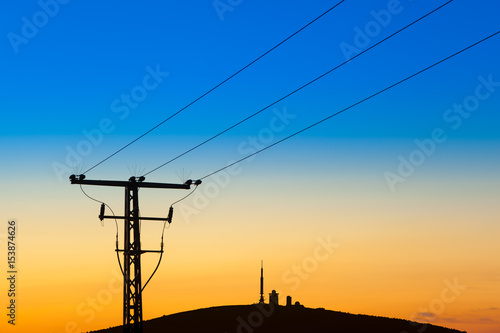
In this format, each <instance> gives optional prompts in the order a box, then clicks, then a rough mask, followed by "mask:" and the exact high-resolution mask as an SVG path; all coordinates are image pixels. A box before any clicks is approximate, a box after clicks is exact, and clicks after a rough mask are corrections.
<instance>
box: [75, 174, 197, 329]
mask: <svg viewBox="0 0 500 333" xmlns="http://www.w3.org/2000/svg"><path fill="white" fill-rule="evenodd" d="M69 179H70V181H71V184H80V185H98V186H113V187H124V188H125V213H124V215H123V216H108V215H104V205H103V206H102V208H101V214H100V215H99V218H100V219H101V221H102V220H103V219H109V218H111V219H123V220H124V222H125V227H124V247H123V250H119V249H117V251H120V252H123V259H124V263H123V332H124V333H142V331H143V325H142V281H141V254H143V253H146V252H162V251H163V249H162V250H161V251H151V250H143V249H141V234H140V225H139V221H140V220H148V221H167V222H169V223H170V222H172V209H170V212H169V215H168V217H167V218H159V217H140V215H139V188H159V189H167V188H168V189H185V190H189V189H190V188H191V184H193V181H192V180H188V181H186V182H185V183H184V184H166V183H147V182H144V180H145V178H144V177H130V179H129V180H128V181H114V180H85V175H79V176H76V175H71V176H70V177H69ZM194 184H195V185H199V184H201V180H197V181H196V182H195V183H194Z"/></svg>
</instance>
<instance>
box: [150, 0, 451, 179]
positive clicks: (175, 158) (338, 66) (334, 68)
mask: <svg viewBox="0 0 500 333" xmlns="http://www.w3.org/2000/svg"><path fill="white" fill-rule="evenodd" d="M451 2H453V0H450V1H448V2H446V3H444V4H442V5H441V6H439V7H437V8H435V9H434V10H432V11H430V12H429V13H427V14H425V15H424V16H422V17H420V18H418V19H417V20H415V21H413V22H411V23H410V24H408V25H406V26H405V27H403V28H401V29H399V30H398V31H396V32H394V33H392V34H391V35H389V36H387V37H385V38H384V39H382V40H381V41H379V42H377V43H375V44H373V45H372V46H370V47H368V48H367V49H365V50H363V51H362V52H360V53H358V54H356V55H355V56H353V57H351V58H349V59H348V60H346V61H344V62H342V63H341V64H339V65H337V66H335V67H333V68H332V69H330V70H328V71H327V72H325V73H323V74H321V75H320V76H318V77H316V78H315V79H313V80H311V81H309V82H307V83H306V84H304V85H302V86H300V87H299V88H297V89H295V90H293V91H292V92H290V93H288V94H286V95H285V96H283V97H281V98H279V99H278V100H276V101H274V102H272V103H271V104H269V105H267V106H266V107H264V108H262V109H260V110H259V111H257V112H255V113H253V114H251V115H250V116H248V117H246V118H244V119H242V120H240V121H239V122H237V123H235V124H234V125H232V126H230V127H228V128H226V129H225V130H223V131H222V132H219V133H217V134H216V135H214V136H212V137H211V138H209V139H207V140H205V141H203V142H201V143H200V144H198V145H196V146H194V147H192V148H190V149H188V150H187V151H185V152H184V153H182V154H180V155H177V156H176V157H174V158H172V159H170V160H169V161H167V162H165V163H163V164H161V165H159V166H157V167H156V168H154V169H152V170H151V171H148V172H147V173H145V174H144V175H143V176H147V175H149V174H150V173H152V172H154V171H156V170H158V169H160V168H162V167H164V166H166V165H167V164H169V163H172V162H173V161H175V160H177V159H178V158H180V157H182V156H184V155H186V154H188V153H190V152H192V151H193V150H195V149H197V148H199V147H201V146H203V145H205V144H206V143H208V142H210V141H212V140H213V139H215V138H217V137H219V136H221V135H222V134H224V133H226V132H228V131H230V130H231V129H233V128H235V127H236V126H239V125H241V124H242V123H244V122H245V121H247V120H249V119H251V118H253V117H255V116H256V115H258V114H260V113H262V112H263V111H265V110H267V109H269V108H270V107H272V106H274V105H276V104H278V103H279V102H281V101H283V100H284V99H286V98H288V97H290V96H292V95H293V94H295V93H297V92H299V91H300V90H302V89H304V88H305V87H307V86H309V85H311V84H312V83H314V82H316V81H318V80H320V79H322V78H323V77H325V76H327V75H328V74H331V73H332V72H333V71H335V70H337V69H339V68H340V67H342V66H344V65H345V64H347V63H348V62H350V61H352V60H354V59H356V58H357V57H359V56H361V55H362V54H364V53H366V52H368V51H370V50H371V49H373V48H375V47H377V46H378V45H380V44H382V43H383V42H385V41H387V40H388V39H390V38H392V37H394V36H395V35H397V34H399V33H400V32H402V31H403V30H405V29H407V28H409V27H411V26H412V25H414V24H415V23H417V22H419V21H421V20H423V19H424V18H426V17H427V16H429V15H431V14H433V13H435V12H436V11H438V10H439V9H441V8H443V7H444V6H446V5H448V4H449V3H451Z"/></svg>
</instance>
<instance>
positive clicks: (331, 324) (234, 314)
mask: <svg viewBox="0 0 500 333" xmlns="http://www.w3.org/2000/svg"><path fill="white" fill-rule="evenodd" d="M94 332H97V333H121V332H122V327H121V326H117V327H112V328H108V329H103V330H99V331H94ZM153 332H155V333H156V332H176V333H195V332H196V333H199V332H203V333H271V332H272V333H281V332H291V333H326V332H328V333H331V332H335V333H353V332H354V333H356V332H363V333H366V332H376V333H378V332H381V333H459V332H461V331H458V330H454V329H449V328H444V327H440V326H435V325H431V324H421V323H416V322H411V321H408V320H402V319H392V318H385V317H375V316H368V315H355V314H350V313H344V312H337V311H331V310H325V309H322V308H321V309H311V308H305V307H303V306H297V305H295V306H286V307H285V306H275V305H269V304H263V305H260V304H253V305H234V306H220V307H211V308H205V309H199V310H193V311H187V312H181V313H176V314H172V315H168V316H163V317H160V318H156V319H151V320H147V321H144V333H153Z"/></svg>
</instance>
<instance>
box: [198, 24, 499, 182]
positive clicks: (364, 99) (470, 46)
mask: <svg viewBox="0 0 500 333" xmlns="http://www.w3.org/2000/svg"><path fill="white" fill-rule="evenodd" d="M499 33H500V30H499V31H497V32H495V33H493V34H491V35H489V36H488V37H485V38H483V39H481V40H480V41H478V42H475V43H474V44H471V45H469V46H467V47H466V48H463V49H461V50H460V51H458V52H455V53H453V54H452V55H450V56H448V57H446V58H444V59H441V60H440V61H438V62H436V63H434V64H432V65H430V66H428V67H426V68H424V69H421V70H420V71H418V72H416V73H414V74H412V75H410V76H408V77H406V78H404V79H402V80H401V81H398V82H396V83H393V84H391V85H390V86H388V87H386V88H384V89H382V90H380V91H378V92H376V93H374V94H372V95H370V96H368V97H365V98H363V99H362V100H360V101H358V102H356V103H354V104H352V105H350V106H348V107H346V108H345V109H342V110H340V111H338V112H336V113H334V114H331V115H329V116H328V117H326V118H323V119H321V120H319V121H317V122H315V123H313V124H311V125H309V126H307V127H305V128H303V129H301V130H300V131H298V132H295V133H293V134H291V135H289V136H287V137H285V138H283V139H281V140H279V141H276V142H275V143H273V144H270V145H269V146H266V147H264V148H262V149H260V150H258V151H256V152H254V153H252V154H250V155H248V156H245V157H243V158H241V159H239V160H238V161H236V162H233V163H231V164H229V165H226V166H225V167H223V168H220V169H218V170H216V171H213V172H211V173H209V174H208V175H206V176H204V177H201V178H200V179H205V178H208V177H210V176H213V175H214V174H216V173H218V172H221V171H222V170H225V169H227V168H229V167H231V166H233V165H235V164H237V163H240V162H242V161H244V160H246V159H247V158H250V157H252V156H254V155H257V154H259V153H261V152H263V151H264V150H267V149H269V148H271V147H273V146H276V145H277V144H279V143H281V142H283V141H286V140H288V139H290V138H292V137H294V136H296V135H298V134H300V133H302V132H305V131H307V130H308V129H311V128H312V127H315V126H316V125H319V124H321V123H323V122H325V121H327V120H329V119H330V118H333V117H335V116H337V115H339V114H341V113H343V112H345V111H347V110H349V109H351V108H353V107H355V106H357V105H359V104H361V103H363V102H366V101H367V100H369V99H371V98H373V97H375V96H377V95H380V94H381V93H383V92H385V91H387V90H389V89H391V88H394V87H395V86H397V85H399V84H401V83H403V82H405V81H407V80H409V79H411V78H413V77H415V76H417V75H419V74H421V73H423V72H425V71H427V70H429V69H431V68H433V67H435V66H437V65H439V64H441V63H443V62H445V61H446V60H449V59H451V58H453V57H454V56H456V55H458V54H460V53H462V52H464V51H466V50H468V49H470V48H472V47H474V46H476V45H478V44H480V43H482V42H484V41H486V40H488V39H490V38H492V37H494V36H495V35H498V34H499Z"/></svg>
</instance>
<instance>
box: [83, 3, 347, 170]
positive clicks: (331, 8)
mask: <svg viewBox="0 0 500 333" xmlns="http://www.w3.org/2000/svg"><path fill="white" fill-rule="evenodd" d="M344 1H345V0H341V1H339V2H338V3H337V4H335V5H333V6H332V7H330V8H329V9H328V10H326V11H325V12H323V13H322V14H321V15H319V16H318V17H316V18H315V19H313V20H312V21H310V22H309V23H307V24H306V25H304V26H303V27H302V28H300V29H299V30H297V31H295V32H294V33H293V34H291V35H290V36H288V37H287V38H285V39H283V40H282V41H281V42H279V43H278V44H276V45H275V46H273V47H272V48H270V49H269V50H268V51H266V52H264V53H263V54H262V55H260V56H259V57H257V58H255V59H254V60H252V61H251V62H250V63H249V64H247V65H246V66H244V67H243V68H241V69H240V70H238V71H236V72H235V73H234V74H232V75H230V76H229V77H228V78H227V79H225V80H224V81H222V82H220V83H219V84H217V85H215V86H214V87H213V88H211V89H209V90H208V91H207V92H205V93H204V94H202V95H201V96H199V97H198V98H196V99H195V100H193V101H192V102H190V103H189V104H187V105H186V106H184V107H183V108H181V109H180V110H179V111H177V112H175V113H173V114H172V115H170V116H169V117H168V118H166V119H165V120H163V121H162V122H160V123H159V124H158V125H156V126H154V127H153V128H151V129H150V130H148V131H146V132H145V133H144V134H142V135H140V136H139V137H137V138H136V139H134V140H132V141H131V142H129V143H128V144H126V145H125V146H123V147H122V148H120V149H118V150H117V151H115V152H114V153H112V154H111V155H109V156H108V157H106V158H105V159H103V160H102V161H100V162H99V163H97V164H95V165H94V166H93V167H91V168H89V169H88V170H86V171H85V172H83V173H82V174H86V173H87V172H89V171H91V170H92V169H94V168H95V167H97V166H99V165H100V164H102V163H104V162H105V161H107V160H109V159H110V158H111V157H113V156H115V155H116V154H118V153H119V152H121V151H122V150H124V149H125V148H127V147H129V146H130V145H132V144H134V143H135V142H137V141H139V140H140V139H141V138H143V137H144V136H146V135H148V134H149V133H151V132H152V131H154V130H155V129H157V128H158V127H160V126H161V125H163V124H164V123H166V122H167V121H169V120H170V119H172V118H173V117H175V116H176V115H178V114H179V113H181V112H182V111H184V110H186V109H187V108H189V107H190V106H191V105H193V104H194V103H196V102H198V101H199V100H201V99H202V98H204V97H205V96H207V95H208V94H210V93H211V92H212V91H214V90H215V89H217V88H219V87H220V86H222V85H223V84H224V83H226V82H227V81H229V80H231V79H232V78H233V77H235V76H236V75H238V74H240V73H241V72H243V71H244V70H245V69H247V68H248V67H250V66H252V65H253V64H254V63H256V62H257V61H259V60H260V59H262V58H263V57H265V56H266V55H268V54H269V53H271V52H272V51H274V50H275V49H277V48H278V47H280V46H281V45H282V44H284V43H285V42H287V41H288V40H289V39H291V38H292V37H294V36H295V35H297V34H299V33H300V32H301V31H302V30H304V29H306V28H307V27H309V26H310V25H311V24H313V23H314V22H316V21H317V20H319V19H320V18H322V17H323V16H325V15H326V14H328V13H329V12H331V11H332V10H333V9H335V8H336V7H337V6H339V5H340V4H341V3H343V2H344Z"/></svg>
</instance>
